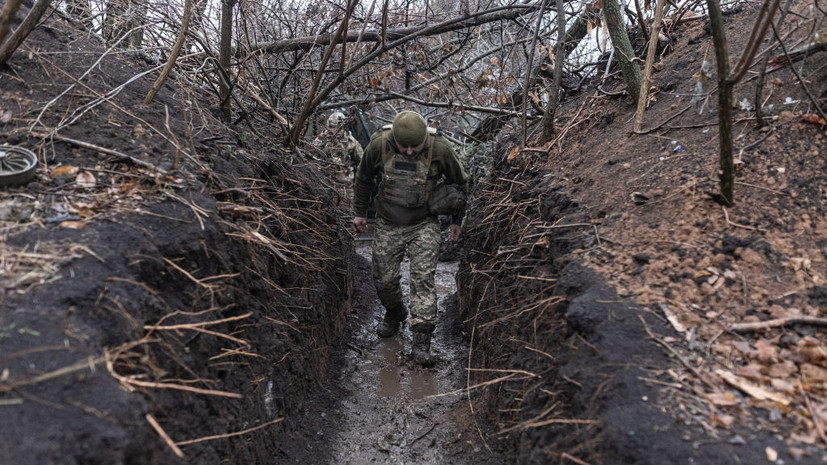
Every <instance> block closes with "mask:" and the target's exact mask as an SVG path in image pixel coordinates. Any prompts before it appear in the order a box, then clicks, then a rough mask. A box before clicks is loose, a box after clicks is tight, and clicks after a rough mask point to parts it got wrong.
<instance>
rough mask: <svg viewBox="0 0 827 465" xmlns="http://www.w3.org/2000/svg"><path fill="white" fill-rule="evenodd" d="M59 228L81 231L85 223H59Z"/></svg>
mask: <svg viewBox="0 0 827 465" xmlns="http://www.w3.org/2000/svg"><path fill="white" fill-rule="evenodd" d="M60 227H61V228H69V229H83V228H84V227H86V222H84V221H82V220H81V221H64V222H62V223H60Z"/></svg>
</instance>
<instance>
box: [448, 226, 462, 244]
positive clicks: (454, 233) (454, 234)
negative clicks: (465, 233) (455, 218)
mask: <svg viewBox="0 0 827 465" xmlns="http://www.w3.org/2000/svg"><path fill="white" fill-rule="evenodd" d="M450 229H451V231H450V232H449V233H448V240H449V241H451V242H456V241H458V240H459V236H460V234H462V228H460V226H459V225H458V224H452V225H451V226H450Z"/></svg>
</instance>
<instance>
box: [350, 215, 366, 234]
mask: <svg viewBox="0 0 827 465" xmlns="http://www.w3.org/2000/svg"><path fill="white" fill-rule="evenodd" d="M353 229H354V230H356V232H357V233H363V232H365V231H367V230H368V219H367V218H365V217H364V216H357V217H356V218H353Z"/></svg>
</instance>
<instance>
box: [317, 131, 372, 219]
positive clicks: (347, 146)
mask: <svg viewBox="0 0 827 465" xmlns="http://www.w3.org/2000/svg"><path fill="white" fill-rule="evenodd" d="M313 145H315V146H316V147H319V148H320V149H322V150H324V152H325V153H326V154H327V156H328V157H330V158H329V160H327V161H329V162H330V163H332V164H333V169H334V173H333V182H334V184H335V185H336V190H337V191H338V192H339V194H340V195H341V196H342V198H343V199H344V201H345V205H347V206H348V207H350V206H351V205H352V203H353V188H352V186H353V173H354V172H355V171H356V168H357V167H358V166H359V161H360V159H361V154H362V146H361V145H360V144H359V142H358V141H357V140H356V139H355V138H354V137H353V136H352V135H350V132H348V130H347V128H328V129H326V130H324V132H322V133H321V134H319V136H318V137H316V139H314V140H313Z"/></svg>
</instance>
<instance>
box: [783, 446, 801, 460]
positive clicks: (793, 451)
mask: <svg viewBox="0 0 827 465" xmlns="http://www.w3.org/2000/svg"><path fill="white" fill-rule="evenodd" d="M787 453H789V454H790V457H792V458H793V460H801V459H802V458H804V449H802V448H800V447H790V448H789V449H788V450H787Z"/></svg>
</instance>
